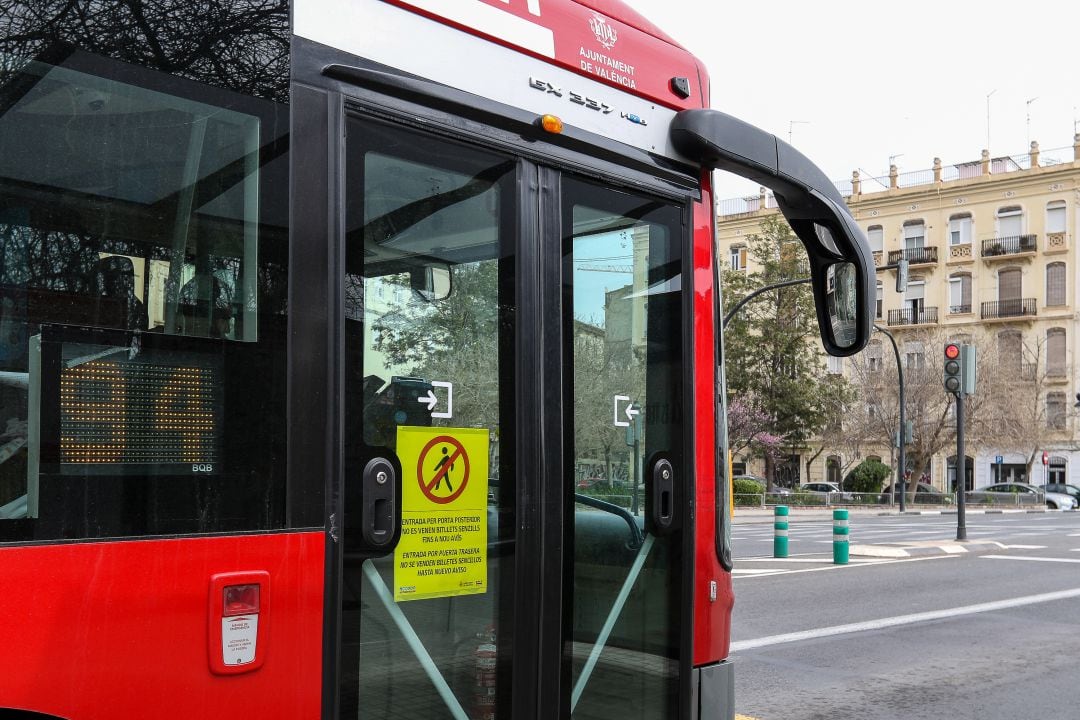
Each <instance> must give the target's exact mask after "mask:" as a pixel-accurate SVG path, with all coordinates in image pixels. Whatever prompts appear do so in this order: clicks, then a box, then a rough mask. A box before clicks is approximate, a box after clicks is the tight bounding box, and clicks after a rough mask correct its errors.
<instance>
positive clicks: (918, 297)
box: [904, 278, 926, 323]
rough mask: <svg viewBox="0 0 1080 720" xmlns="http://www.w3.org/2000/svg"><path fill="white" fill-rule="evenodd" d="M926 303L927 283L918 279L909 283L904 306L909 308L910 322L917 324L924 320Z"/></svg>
mask: <svg viewBox="0 0 1080 720" xmlns="http://www.w3.org/2000/svg"><path fill="white" fill-rule="evenodd" d="M925 302H926V281H925V280H923V279H922V278H916V279H913V280H911V281H910V282H908V286H907V290H906V291H905V293H904V305H905V306H906V308H907V311H908V315H909V317H908V318H907V320H908V322H913V323H917V322H919V321H920V320H921V319H922V313H923V310H924V309H925Z"/></svg>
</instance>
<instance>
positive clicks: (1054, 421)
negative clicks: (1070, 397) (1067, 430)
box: [1046, 392, 1065, 430]
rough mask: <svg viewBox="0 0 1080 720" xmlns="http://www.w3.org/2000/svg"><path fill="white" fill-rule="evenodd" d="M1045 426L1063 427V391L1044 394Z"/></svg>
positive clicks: (1059, 428)
mask: <svg viewBox="0 0 1080 720" xmlns="http://www.w3.org/2000/svg"><path fill="white" fill-rule="evenodd" d="M1046 426H1047V427H1049V428H1054V429H1057V430H1061V429H1062V428H1064V427H1065V393H1063V392H1052V393H1047V394H1046Z"/></svg>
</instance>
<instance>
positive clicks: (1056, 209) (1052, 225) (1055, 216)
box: [1046, 200, 1065, 234]
mask: <svg viewBox="0 0 1080 720" xmlns="http://www.w3.org/2000/svg"><path fill="white" fill-rule="evenodd" d="M1046 232H1047V234H1050V233H1063V232H1065V201H1064V200H1054V201H1052V202H1048V203H1046Z"/></svg>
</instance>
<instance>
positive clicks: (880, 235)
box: [866, 225, 885, 252]
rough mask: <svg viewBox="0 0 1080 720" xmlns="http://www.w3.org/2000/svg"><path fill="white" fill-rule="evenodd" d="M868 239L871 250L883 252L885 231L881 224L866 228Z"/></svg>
mask: <svg viewBox="0 0 1080 720" xmlns="http://www.w3.org/2000/svg"><path fill="white" fill-rule="evenodd" d="M866 239H867V241H869V243H870V251H871V252H881V246H882V244H883V242H884V239H885V231H884V230H883V229H882V227H881V226H880V225H871V226H870V227H868V228H867V229H866Z"/></svg>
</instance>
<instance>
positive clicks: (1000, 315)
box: [980, 298, 1036, 320]
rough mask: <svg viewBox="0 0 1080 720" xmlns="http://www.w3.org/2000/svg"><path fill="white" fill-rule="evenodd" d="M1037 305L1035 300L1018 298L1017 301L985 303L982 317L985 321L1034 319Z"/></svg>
mask: <svg viewBox="0 0 1080 720" xmlns="http://www.w3.org/2000/svg"><path fill="white" fill-rule="evenodd" d="M1035 304H1036V303H1035V298H1017V299H1015V300H996V301H994V302H984V303H983V304H982V310H981V313H980V315H981V317H982V319H983V320H1004V319H1008V318H1016V317H1034V316H1035Z"/></svg>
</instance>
